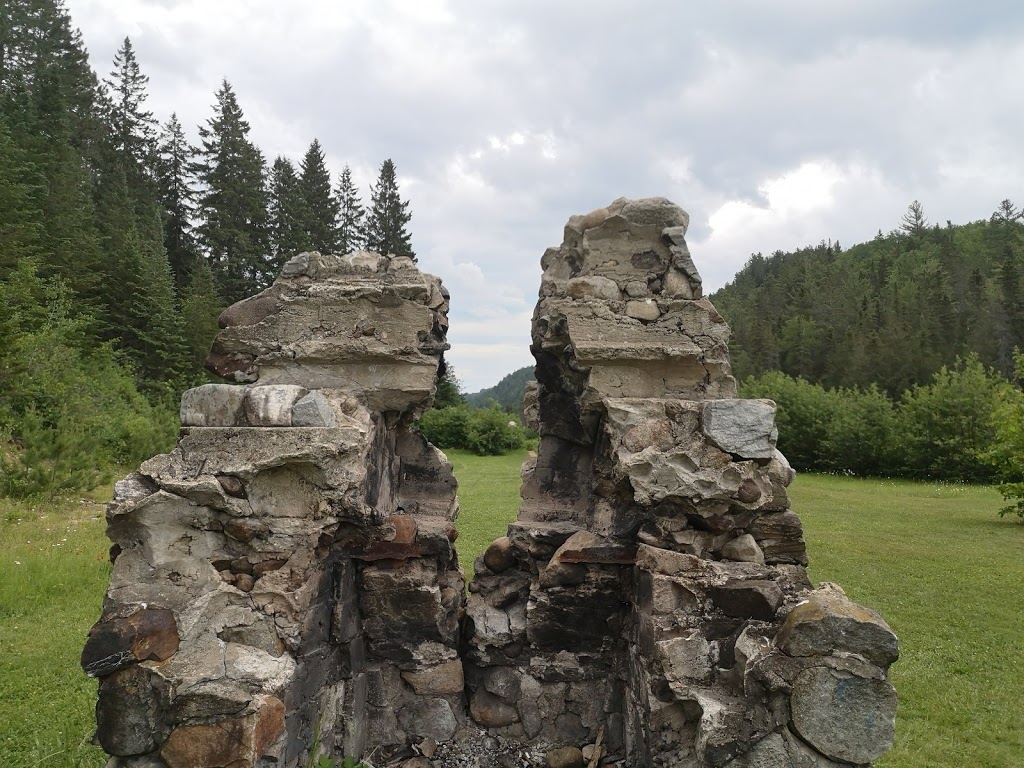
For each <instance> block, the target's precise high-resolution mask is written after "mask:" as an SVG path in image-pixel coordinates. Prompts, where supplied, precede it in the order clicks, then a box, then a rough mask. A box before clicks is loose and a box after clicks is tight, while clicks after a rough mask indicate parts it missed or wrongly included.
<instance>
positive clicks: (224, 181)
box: [196, 80, 273, 304]
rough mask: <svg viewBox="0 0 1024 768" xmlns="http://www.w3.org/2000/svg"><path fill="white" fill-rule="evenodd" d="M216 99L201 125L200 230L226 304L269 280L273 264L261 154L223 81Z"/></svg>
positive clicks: (211, 267) (219, 290) (199, 166)
mask: <svg viewBox="0 0 1024 768" xmlns="http://www.w3.org/2000/svg"><path fill="white" fill-rule="evenodd" d="M216 99H217V103H216V104H215V105H214V114H213V117H212V118H210V120H209V121H208V122H207V125H206V127H200V129H199V136H200V139H201V142H202V146H201V147H200V150H199V162H198V163H197V165H196V175H197V178H198V179H199V182H200V183H201V185H202V192H201V194H200V199H199V208H198V217H199V221H200V224H199V228H198V232H199V237H200V241H201V243H202V245H203V247H204V249H205V251H206V254H205V255H206V258H207V260H208V262H209V265H210V270H211V271H212V272H213V276H214V279H215V280H216V282H217V291H218V293H219V294H220V296H221V298H222V299H223V301H224V302H225V303H228V304H230V303H233V302H236V301H239V300H240V299H243V298H245V297H247V296H251V295H252V294H254V293H257V292H258V291H260V290H262V289H263V288H265V287H266V286H267V285H269V284H270V282H271V281H272V279H273V264H272V261H271V254H270V241H269V226H268V220H267V202H268V195H267V186H266V163H265V161H264V159H263V153H262V152H260V150H259V149H258V148H257V147H256V146H255V145H254V144H253V143H252V142H250V141H249V123H248V122H246V120H245V118H244V117H243V115H242V109H241V107H239V106H238V100H237V98H236V97H235V92H234V91H233V90H232V88H231V85H230V84H229V83H228V81H227V80H224V81H223V83H222V84H221V87H220V90H218V91H217V95H216Z"/></svg>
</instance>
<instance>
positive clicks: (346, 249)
mask: <svg viewBox="0 0 1024 768" xmlns="http://www.w3.org/2000/svg"><path fill="white" fill-rule="evenodd" d="M337 199H338V206H339V214H338V252H339V253H351V252H352V251H357V250H360V249H361V248H365V247H366V209H365V208H363V203H362V201H361V200H360V199H359V190H358V189H356V185H355V183H354V182H353V181H352V169H351V168H349V167H348V166H347V165H346V166H345V167H344V169H342V171H341V176H339V177H338V192H337Z"/></svg>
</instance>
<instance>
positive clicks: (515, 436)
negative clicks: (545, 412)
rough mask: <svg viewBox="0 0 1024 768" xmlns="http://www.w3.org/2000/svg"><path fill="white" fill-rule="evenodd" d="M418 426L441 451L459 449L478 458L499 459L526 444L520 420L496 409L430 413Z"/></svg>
mask: <svg viewBox="0 0 1024 768" xmlns="http://www.w3.org/2000/svg"><path fill="white" fill-rule="evenodd" d="M417 426H418V427H419V430H420V432H421V433H422V434H423V436H424V437H426V438H427V440H429V441H430V442H431V443H433V444H434V445H436V446H437V447H438V448H459V449H462V450H466V451H472V452H473V453H475V454H477V455H478V456H500V455H502V454H504V453H508V452H509V451H514V450H517V449H519V448H522V447H523V445H524V444H525V443H526V440H527V433H526V431H525V430H524V429H523V427H521V426H520V425H519V422H518V420H517V419H516V418H515V417H513V416H511V415H509V414H508V413H507V412H505V411H503V410H501V409H500V408H498V407H497V406H493V407H491V408H475V409H471V408H469V407H468V406H466V405H456V406H450V407H448V408H439V409H431V410H429V411H427V412H426V413H424V414H423V416H422V417H420V420H419V423H418V425H417Z"/></svg>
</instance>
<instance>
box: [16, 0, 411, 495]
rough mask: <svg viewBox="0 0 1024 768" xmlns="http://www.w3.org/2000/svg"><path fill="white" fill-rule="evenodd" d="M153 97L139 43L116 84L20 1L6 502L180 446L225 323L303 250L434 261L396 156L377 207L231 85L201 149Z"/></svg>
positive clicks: (58, 21)
mask: <svg viewBox="0 0 1024 768" xmlns="http://www.w3.org/2000/svg"><path fill="white" fill-rule="evenodd" d="M148 83H149V78H148V77H147V76H146V75H145V74H144V73H143V71H142V68H141V66H140V64H139V61H138V58H137V56H136V52H135V50H134V48H133V46H132V44H131V41H130V40H129V39H128V38H125V40H124V43H123V44H122V46H121V47H120V48H119V50H118V51H117V52H116V53H115V55H114V58H113V65H112V68H111V71H110V72H109V73H108V74H107V75H106V76H105V77H102V78H101V77H99V76H97V74H96V73H95V72H94V71H93V70H92V69H91V67H90V65H89V60H88V56H87V53H86V50H85V47H84V45H83V43H82V39H81V35H80V33H79V32H78V31H76V30H75V29H74V28H73V26H72V23H71V18H70V16H69V13H68V11H67V9H66V7H65V5H64V2H63V0H19V2H15V3H7V4H4V5H2V7H0V304H2V305H3V307H4V311H3V312H2V313H0V314H2V319H0V333H2V336H0V493H3V492H6V493H21V494H24V493H32V492H38V491H40V490H46V489H54V488H59V487H61V486H68V487H72V486H77V485H81V484H82V483H83V482H85V481H86V479H87V478H92V479H93V480H95V479H96V478H97V477H98V476H99V474H101V473H97V472H96V471H95V465H97V464H99V465H103V464H110V463H117V462H134V461H136V460H138V458H141V457H143V456H145V455H149V454H151V453H152V452H153V451H154V450H155V449H157V448H159V447H167V445H169V444H170V442H171V441H172V440H173V435H174V426H175V424H174V422H175V421H176V420H175V419H174V415H175V411H176V399H177V395H178V393H179V392H180V391H181V389H183V388H185V387H187V386H190V385H192V384H195V383H198V382H200V381H203V380H205V376H204V374H203V372H202V365H201V363H202V360H203V358H204V357H205V355H206V353H207V351H208V350H209V345H210V342H211V340H212V338H213V336H214V335H215V333H216V331H217V316H218V315H219V313H220V311H221V310H222V309H223V307H225V306H227V305H228V304H230V303H233V302H234V301H237V300H239V299H242V298H244V297H246V296H249V295H252V294H254V293H257V292H259V291H260V290H262V289H263V288H265V287H267V286H268V285H269V284H270V283H271V282H272V281H273V279H274V277H275V276H276V274H277V272H278V271H279V269H280V267H281V265H282V263H283V262H284V261H286V260H287V259H288V258H290V257H291V256H292V255H294V254H295V253H298V252H300V251H304V250H314V249H315V250H320V251H325V252H347V251H350V250H354V249H357V248H365V249H369V250H375V251H380V252H384V253H395V254H398V255H404V256H410V257H412V258H415V252H414V251H413V248H412V245H411V237H410V234H409V231H408V225H409V222H410V219H411V213H410V211H409V203H408V202H407V201H405V200H403V199H402V197H401V194H400V191H399V185H398V180H397V173H396V169H395V165H394V163H393V162H392V160H390V159H388V160H385V161H384V162H383V163H382V164H381V166H380V170H379V174H378V177H377V179H376V182H375V183H374V184H373V185H371V187H370V190H369V203H368V205H366V206H364V204H363V202H362V198H361V195H360V191H359V189H358V188H357V185H356V184H355V181H354V179H353V175H352V171H351V169H350V168H349V167H348V166H347V165H346V166H345V167H344V169H343V170H342V171H341V173H340V174H339V175H338V177H337V179H336V181H335V182H333V183H332V176H331V173H330V171H329V170H328V168H327V164H326V160H325V154H324V149H323V147H322V146H321V145H320V143H319V142H318V141H317V140H315V139H314V140H313V141H312V142H311V144H310V145H309V148H308V150H307V151H306V153H305V155H304V156H303V157H302V159H301V161H300V162H299V163H298V164H297V165H296V164H295V163H293V162H292V161H291V160H290V159H288V158H285V157H278V158H276V159H275V160H274V162H273V163H272V164H271V165H270V166H269V167H268V163H267V161H266V158H265V157H264V155H263V153H262V152H261V150H260V149H259V148H258V147H257V146H256V145H255V144H254V143H253V141H252V139H251V137H250V132H251V129H250V124H249V122H248V121H247V120H246V118H245V115H244V113H243V111H242V109H241V107H240V105H239V101H238V98H237V96H236V94H235V92H234V89H233V88H232V86H231V84H230V83H229V82H228V81H227V80H224V81H223V82H222V83H221V85H220V87H219V89H218V90H217V91H216V94H215V96H214V104H213V109H212V115H211V116H210V117H209V119H208V120H207V121H206V122H205V123H204V124H203V125H202V126H199V128H198V139H199V140H198V144H197V146H193V145H192V144H191V143H190V141H189V139H188V136H187V134H186V132H185V130H184V127H183V126H182V124H181V122H180V120H179V119H178V117H177V115H175V114H172V115H170V116H169V117H168V118H167V119H166V120H164V121H163V122H160V121H158V120H157V118H156V117H155V116H154V114H153V112H152V111H150V110H149V109H147V106H146V102H147V96H148V94H147V87H148ZM101 427H102V428H101Z"/></svg>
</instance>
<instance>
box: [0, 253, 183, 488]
mask: <svg viewBox="0 0 1024 768" xmlns="http://www.w3.org/2000/svg"><path fill="white" fill-rule="evenodd" d="M0 306H4V307H6V308H7V309H8V312H7V314H6V316H5V317H4V318H3V320H0V336H2V337H3V338H4V342H5V343H4V344H3V345H2V347H0V392H2V393H3V395H2V398H0V495H5V496H16V497H24V496H30V495H35V494H41V493H50V494H53V493H57V492H60V491H68V490H73V489H80V488H92V487H95V486H96V485H97V484H99V483H101V482H103V481H105V480H106V479H107V478H108V477H109V475H110V472H111V471H112V469H113V467H115V466H118V465H123V464H130V463H136V462H138V461H140V460H142V459H144V458H147V457H149V456H151V455H153V454H154V453H157V452H159V451H161V450H166V449H167V448H169V447H170V446H171V445H173V442H174V436H175V433H176V431H177V418H176V413H175V410H174V408H173V407H171V406H168V405H153V404H151V403H150V402H149V401H147V399H146V398H145V397H144V396H143V395H142V394H140V393H139V391H138V390H137V389H136V387H135V383H134V380H133V377H132V374H131V371H130V370H129V369H127V368H126V367H125V366H124V365H123V364H121V362H120V361H119V360H118V358H117V356H116V355H115V353H114V352H113V351H112V350H111V349H110V347H108V346H104V345H101V346H95V345H93V346H92V347H91V348H90V347H89V346H88V344H87V343H86V341H85V338H86V334H85V332H84V326H85V323H86V320H87V318H85V319H83V318H82V317H81V316H80V315H77V316H76V315H75V314H74V313H73V312H72V308H71V302H70V300H69V299H68V296H67V294H66V292H65V291H64V290H63V289H62V287H61V286H60V285H59V284H54V283H50V282H47V281H44V280H42V279H41V278H39V277H38V276H37V275H36V274H35V272H34V270H33V269H32V268H31V265H30V264H22V265H20V266H19V268H18V271H17V272H16V273H15V275H13V276H12V279H11V280H10V281H7V282H5V283H2V284H0Z"/></svg>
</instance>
